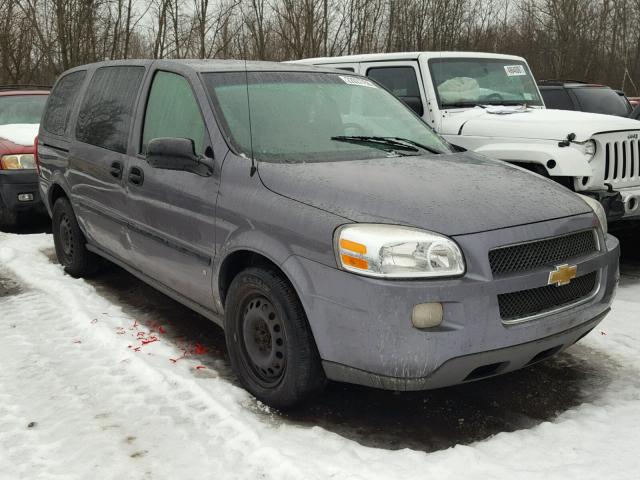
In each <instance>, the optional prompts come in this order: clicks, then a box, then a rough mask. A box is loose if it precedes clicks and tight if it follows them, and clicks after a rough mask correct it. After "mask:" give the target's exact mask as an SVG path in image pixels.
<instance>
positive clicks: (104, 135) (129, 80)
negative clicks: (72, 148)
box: [76, 66, 144, 153]
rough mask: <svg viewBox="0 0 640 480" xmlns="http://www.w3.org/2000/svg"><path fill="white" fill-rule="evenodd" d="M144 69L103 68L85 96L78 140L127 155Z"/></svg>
mask: <svg viewBox="0 0 640 480" xmlns="http://www.w3.org/2000/svg"><path fill="white" fill-rule="evenodd" d="M143 76H144V67H133V66H132V67H130V66H122V67H102V68H99V69H97V70H96V72H95V73H94V75H93V78H92V79H91V83H90V84H89V87H88V88H87V93H86V94H85V96H84V101H83V103H82V107H81V108H80V113H79V114H78V124H77V126H76V138H77V139H78V140H80V141H81V142H84V143H89V144H91V145H95V146H97V147H102V148H106V149H108V150H113V151H115V152H120V153H125V152H126V150H127V140H128V138H129V128H130V126H131V120H132V117H133V108H134V105H135V101H136V98H137V96H138V89H139V88H140V84H141V83H142V77H143Z"/></svg>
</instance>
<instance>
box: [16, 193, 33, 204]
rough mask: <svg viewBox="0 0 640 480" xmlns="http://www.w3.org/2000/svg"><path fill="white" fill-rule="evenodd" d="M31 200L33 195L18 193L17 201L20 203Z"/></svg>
mask: <svg viewBox="0 0 640 480" xmlns="http://www.w3.org/2000/svg"><path fill="white" fill-rule="evenodd" d="M31 200H33V193H19V194H18V201H20V202H30V201H31Z"/></svg>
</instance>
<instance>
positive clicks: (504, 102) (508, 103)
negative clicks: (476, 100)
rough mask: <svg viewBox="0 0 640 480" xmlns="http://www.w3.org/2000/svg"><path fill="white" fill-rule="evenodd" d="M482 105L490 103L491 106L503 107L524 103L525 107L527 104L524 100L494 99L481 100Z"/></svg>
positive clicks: (517, 105)
mask: <svg viewBox="0 0 640 480" xmlns="http://www.w3.org/2000/svg"><path fill="white" fill-rule="evenodd" d="M482 105H491V106H494V105H498V106H499V105H503V106H505V107H519V106H521V105H524V106H525V107H528V106H529V105H528V104H527V101H526V100H495V101H489V102H483V103H482Z"/></svg>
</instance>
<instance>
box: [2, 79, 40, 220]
mask: <svg viewBox="0 0 640 480" xmlns="http://www.w3.org/2000/svg"><path fill="white" fill-rule="evenodd" d="M47 95H49V91H48V89H47V87H33V86H16V85H13V86H11V85H10V86H3V87H0V227H9V226H12V225H13V224H15V223H16V220H17V219H18V216H19V215H23V216H24V217H26V216H27V215H31V214H34V213H44V212H45V210H44V206H43V205H42V202H40V195H39V192H38V175H37V173H36V163H35V159H34V142H35V137H36V135H37V134H38V124H39V123H40V117H41V116H42V111H43V110H44V105H45V103H46V101H47Z"/></svg>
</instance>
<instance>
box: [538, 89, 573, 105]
mask: <svg viewBox="0 0 640 480" xmlns="http://www.w3.org/2000/svg"><path fill="white" fill-rule="evenodd" d="M540 93H541V94H542V98H543V99H544V104H545V105H546V107H547V108H551V109H557V110H575V107H574V106H573V102H572V101H571V98H570V97H569V93H568V92H567V91H566V90H565V89H564V88H550V89H546V88H542V89H540Z"/></svg>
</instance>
